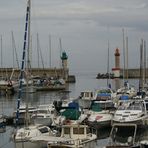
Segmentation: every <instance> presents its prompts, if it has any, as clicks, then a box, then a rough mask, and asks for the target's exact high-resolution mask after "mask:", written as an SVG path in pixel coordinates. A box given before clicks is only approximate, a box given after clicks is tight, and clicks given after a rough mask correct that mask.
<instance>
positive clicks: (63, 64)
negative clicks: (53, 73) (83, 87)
mask: <svg viewBox="0 0 148 148" xmlns="http://www.w3.org/2000/svg"><path fill="white" fill-rule="evenodd" d="M67 59H68V56H67V54H66V52H65V51H63V52H62V56H61V60H62V68H63V69H67Z"/></svg>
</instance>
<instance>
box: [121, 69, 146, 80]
mask: <svg viewBox="0 0 148 148" xmlns="http://www.w3.org/2000/svg"><path fill="white" fill-rule="evenodd" d="M123 72H124V77H125V78H126V77H127V76H128V78H133V79H134V78H135V79H136V78H140V69H136V68H133V69H128V70H127V69H125V70H123V69H120V75H122V76H123ZM143 72H144V75H145V77H146V78H148V69H146V70H145V71H143Z"/></svg>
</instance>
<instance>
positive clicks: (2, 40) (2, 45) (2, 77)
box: [1, 35, 3, 78]
mask: <svg viewBox="0 0 148 148" xmlns="http://www.w3.org/2000/svg"><path fill="white" fill-rule="evenodd" d="M2 68H3V39H2V35H1V69H2ZM1 77H2V78H3V73H2V71H1Z"/></svg>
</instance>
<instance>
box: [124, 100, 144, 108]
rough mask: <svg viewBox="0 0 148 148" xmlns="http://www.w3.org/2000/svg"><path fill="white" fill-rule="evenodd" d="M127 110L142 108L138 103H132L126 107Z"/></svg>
mask: <svg viewBox="0 0 148 148" xmlns="http://www.w3.org/2000/svg"><path fill="white" fill-rule="evenodd" d="M127 110H144V106H143V105H142V104H141V103H140V102H133V103H131V104H130V105H129V106H128V107H127Z"/></svg>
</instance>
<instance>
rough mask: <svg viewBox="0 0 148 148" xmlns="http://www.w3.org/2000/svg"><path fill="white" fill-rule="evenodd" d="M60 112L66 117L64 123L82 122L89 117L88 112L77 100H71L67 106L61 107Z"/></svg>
mask: <svg viewBox="0 0 148 148" xmlns="http://www.w3.org/2000/svg"><path fill="white" fill-rule="evenodd" d="M59 113H60V116H62V117H64V118H65V120H64V122H63V124H82V123H83V122H85V120H86V118H87V114H85V113H84V112H83V109H81V108H80V106H79V104H78V103H77V102H75V101H70V102H69V103H68V104H67V106H65V107H62V108H61V110H60V112H59Z"/></svg>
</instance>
